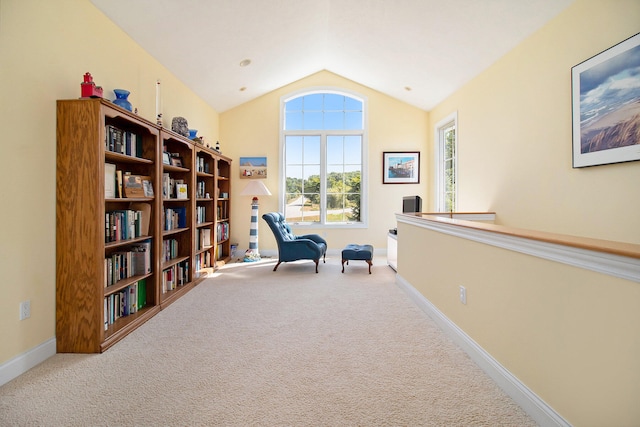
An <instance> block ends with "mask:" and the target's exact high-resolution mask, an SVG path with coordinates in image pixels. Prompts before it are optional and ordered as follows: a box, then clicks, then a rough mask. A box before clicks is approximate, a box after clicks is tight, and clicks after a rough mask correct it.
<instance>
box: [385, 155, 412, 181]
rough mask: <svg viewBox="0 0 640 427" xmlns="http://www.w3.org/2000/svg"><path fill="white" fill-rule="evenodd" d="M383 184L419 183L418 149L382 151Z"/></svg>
mask: <svg viewBox="0 0 640 427" xmlns="http://www.w3.org/2000/svg"><path fill="white" fill-rule="evenodd" d="M382 183H383V184H418V183H420V152H419V151H405V152H401V151H385V152H383V153H382Z"/></svg>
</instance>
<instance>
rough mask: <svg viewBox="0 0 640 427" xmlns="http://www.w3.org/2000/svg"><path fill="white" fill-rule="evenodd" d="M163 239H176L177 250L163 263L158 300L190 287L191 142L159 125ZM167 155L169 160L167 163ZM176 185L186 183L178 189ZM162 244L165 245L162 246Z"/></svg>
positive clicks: (172, 298)
mask: <svg viewBox="0 0 640 427" xmlns="http://www.w3.org/2000/svg"><path fill="white" fill-rule="evenodd" d="M160 144H161V146H162V150H163V161H162V162H161V164H162V178H161V179H162V184H161V188H162V209H161V221H160V224H161V227H162V243H163V245H164V244H165V242H167V241H171V240H172V241H174V242H176V243H177V254H176V255H175V256H174V257H172V258H170V259H169V260H166V261H164V258H163V263H162V269H161V274H160V303H161V305H162V306H165V305H166V304H169V303H171V302H173V301H175V300H176V299H177V298H178V297H180V295H181V294H183V293H185V292H187V291H188V290H189V289H190V288H192V287H193V285H194V283H193V272H192V269H193V254H192V247H193V222H194V221H193V216H194V213H193V210H194V208H193V202H194V200H195V193H194V185H193V181H194V179H193V165H194V157H193V143H192V142H191V141H190V140H189V139H187V138H186V137H184V136H181V135H178V134H176V133H174V132H171V131H168V130H166V129H162V131H161V132H160ZM167 157H168V159H169V162H170V163H169V164H167ZM179 185H184V186H186V191H184V192H180V191H179ZM163 247H164V246H163Z"/></svg>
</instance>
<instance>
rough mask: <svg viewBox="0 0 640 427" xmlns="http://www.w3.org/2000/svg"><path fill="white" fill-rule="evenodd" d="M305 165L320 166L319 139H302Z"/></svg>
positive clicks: (306, 137) (307, 137)
mask: <svg viewBox="0 0 640 427" xmlns="http://www.w3.org/2000/svg"><path fill="white" fill-rule="evenodd" d="M303 162H304V163H305V164H314V165H319V164H320V137H319V136H316V135H314V136H305V137H304V158H303Z"/></svg>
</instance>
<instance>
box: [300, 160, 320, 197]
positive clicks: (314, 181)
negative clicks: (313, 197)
mask: <svg viewBox="0 0 640 427" xmlns="http://www.w3.org/2000/svg"><path fill="white" fill-rule="evenodd" d="M302 173H303V175H304V177H303V181H302V191H303V192H304V193H318V194H319V193H320V166H319V165H318V166H308V165H305V166H304V167H303V169H302Z"/></svg>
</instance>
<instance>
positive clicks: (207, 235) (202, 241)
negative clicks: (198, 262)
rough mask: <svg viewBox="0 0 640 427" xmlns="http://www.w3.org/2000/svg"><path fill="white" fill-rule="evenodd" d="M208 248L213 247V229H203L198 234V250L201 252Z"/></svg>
mask: <svg viewBox="0 0 640 427" xmlns="http://www.w3.org/2000/svg"><path fill="white" fill-rule="evenodd" d="M208 247H211V229H210V228H201V229H200V230H198V232H197V233H196V248H197V250H201V249H206V248H208Z"/></svg>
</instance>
